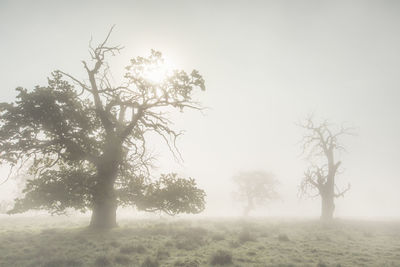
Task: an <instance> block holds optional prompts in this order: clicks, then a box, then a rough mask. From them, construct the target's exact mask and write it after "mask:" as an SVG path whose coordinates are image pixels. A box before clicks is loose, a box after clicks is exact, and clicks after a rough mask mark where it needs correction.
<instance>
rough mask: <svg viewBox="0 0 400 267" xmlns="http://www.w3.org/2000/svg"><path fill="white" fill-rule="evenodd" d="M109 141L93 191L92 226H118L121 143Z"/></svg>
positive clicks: (99, 166) (107, 227)
mask: <svg viewBox="0 0 400 267" xmlns="http://www.w3.org/2000/svg"><path fill="white" fill-rule="evenodd" d="M113 141H114V142H112V141H110V142H108V144H107V146H106V149H105V153H104V155H103V157H102V160H101V162H100V163H99V165H98V166H97V184H96V186H95V188H94V193H93V213H92V218H91V220H90V227H91V228H101V229H111V228H114V227H116V226H117V207H118V205H117V196H116V192H115V189H114V183H115V180H116V178H117V174H118V168H119V163H120V160H121V151H122V147H121V143H120V142H117V141H115V140H113Z"/></svg>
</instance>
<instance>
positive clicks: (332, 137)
mask: <svg viewBox="0 0 400 267" xmlns="http://www.w3.org/2000/svg"><path fill="white" fill-rule="evenodd" d="M299 126H300V127H302V128H303V129H304V130H305V134H304V136H303V139H302V141H301V144H302V152H303V154H306V158H307V160H309V161H310V167H309V168H308V169H307V170H306V171H305V172H304V177H303V180H302V182H301V184H300V194H301V195H303V196H304V195H307V196H311V197H318V196H320V197H321V219H322V220H332V218H333V212H334V210H335V203H334V199H335V198H337V197H343V196H344V194H345V193H346V192H347V191H349V190H350V184H348V185H347V187H345V188H344V189H339V187H338V186H337V185H336V177H337V175H338V174H339V173H341V171H340V166H341V164H342V162H341V161H339V160H337V159H336V156H337V154H338V152H340V151H344V150H345V148H344V146H343V145H342V143H341V142H340V139H341V138H342V137H343V136H345V135H354V128H353V127H345V126H344V125H343V124H342V126H341V127H335V125H332V124H330V123H329V122H328V121H327V120H325V121H322V122H320V123H316V122H315V121H314V119H313V118H312V117H311V116H310V117H309V118H307V119H306V121H305V122H304V123H301V124H300V125H299ZM335 128H336V129H337V128H339V129H337V130H334V129H335Z"/></svg>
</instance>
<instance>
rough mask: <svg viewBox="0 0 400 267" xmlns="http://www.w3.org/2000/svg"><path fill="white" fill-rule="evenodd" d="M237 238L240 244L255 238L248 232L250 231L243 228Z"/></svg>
mask: <svg viewBox="0 0 400 267" xmlns="http://www.w3.org/2000/svg"><path fill="white" fill-rule="evenodd" d="M238 239H239V242H240V243H241V244H243V243H246V242H250V241H255V240H256V238H255V237H254V236H253V235H252V234H251V233H250V231H249V230H248V229H243V230H242V231H241V232H240V233H239V237H238Z"/></svg>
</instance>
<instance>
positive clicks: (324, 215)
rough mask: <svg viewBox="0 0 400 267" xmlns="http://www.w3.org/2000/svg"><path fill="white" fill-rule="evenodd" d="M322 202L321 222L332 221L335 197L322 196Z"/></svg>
mask: <svg viewBox="0 0 400 267" xmlns="http://www.w3.org/2000/svg"><path fill="white" fill-rule="evenodd" d="M321 200H322V203H321V220H323V221H331V220H332V219H333V212H334V210H335V204H334V199H333V195H330V194H329V195H321Z"/></svg>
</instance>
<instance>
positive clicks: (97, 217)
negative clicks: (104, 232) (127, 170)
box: [90, 177, 117, 229]
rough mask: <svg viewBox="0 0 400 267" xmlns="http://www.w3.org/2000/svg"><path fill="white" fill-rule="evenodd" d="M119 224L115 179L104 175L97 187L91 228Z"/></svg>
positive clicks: (103, 227) (112, 226) (108, 227)
mask: <svg viewBox="0 0 400 267" xmlns="http://www.w3.org/2000/svg"><path fill="white" fill-rule="evenodd" d="M116 226H117V199H116V195H115V190H114V179H111V177H103V179H102V180H101V182H99V183H98V184H97V186H96V188H95V194H94V196H93V212H92V218H91V220H90V227H91V228H102V229H110V228H114V227H116Z"/></svg>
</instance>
